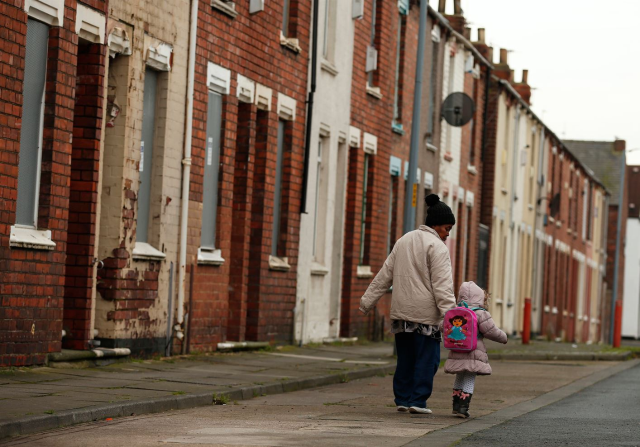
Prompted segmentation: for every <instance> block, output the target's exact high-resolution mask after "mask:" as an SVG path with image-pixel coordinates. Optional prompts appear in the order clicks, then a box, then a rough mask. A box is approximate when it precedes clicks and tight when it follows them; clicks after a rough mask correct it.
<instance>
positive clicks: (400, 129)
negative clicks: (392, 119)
mask: <svg viewBox="0 0 640 447" xmlns="http://www.w3.org/2000/svg"><path fill="white" fill-rule="evenodd" d="M391 130H392V131H393V132H394V133H397V134H398V135H404V134H405V132H404V127H402V124H400V123H392V124H391Z"/></svg>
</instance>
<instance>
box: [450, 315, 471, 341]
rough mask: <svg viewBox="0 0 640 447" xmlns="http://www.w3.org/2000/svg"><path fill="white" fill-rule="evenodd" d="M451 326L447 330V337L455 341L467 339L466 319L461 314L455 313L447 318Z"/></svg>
mask: <svg viewBox="0 0 640 447" xmlns="http://www.w3.org/2000/svg"><path fill="white" fill-rule="evenodd" d="M449 323H451V327H450V328H449V329H448V330H447V333H446V336H447V338H449V339H451V340H455V341H463V340H466V339H467V335H466V334H467V328H466V326H465V325H466V324H467V319H466V318H465V317H463V316H462V315H455V316H454V317H453V318H450V319H449Z"/></svg>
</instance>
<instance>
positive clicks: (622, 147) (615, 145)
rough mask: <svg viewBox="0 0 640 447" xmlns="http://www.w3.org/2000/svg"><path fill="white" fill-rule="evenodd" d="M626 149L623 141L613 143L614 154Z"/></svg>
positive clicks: (617, 140)
mask: <svg viewBox="0 0 640 447" xmlns="http://www.w3.org/2000/svg"><path fill="white" fill-rule="evenodd" d="M626 148H627V142H626V141H625V140H619V139H617V138H616V140H615V141H614V142H613V150H614V151H616V152H623V151H624V150H625V149H626Z"/></svg>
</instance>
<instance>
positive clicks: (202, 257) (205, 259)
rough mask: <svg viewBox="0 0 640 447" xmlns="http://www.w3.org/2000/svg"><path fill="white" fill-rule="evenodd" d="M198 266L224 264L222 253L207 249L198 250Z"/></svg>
mask: <svg viewBox="0 0 640 447" xmlns="http://www.w3.org/2000/svg"><path fill="white" fill-rule="evenodd" d="M198 264H199V265H216V266H218V265H222V264H224V258H223V257H222V251H220V250H211V249H208V248H202V247H201V248H198Z"/></svg>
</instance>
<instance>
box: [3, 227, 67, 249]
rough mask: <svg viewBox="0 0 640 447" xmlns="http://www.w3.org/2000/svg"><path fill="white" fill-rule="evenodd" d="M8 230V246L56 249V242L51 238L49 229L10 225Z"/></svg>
mask: <svg viewBox="0 0 640 447" xmlns="http://www.w3.org/2000/svg"><path fill="white" fill-rule="evenodd" d="M10 231H11V235H10V236H9V246H10V247H14V248H31V249H33V250H55V249H56V243H55V242H53V241H52V240H51V231H50V230H36V229H35V228H25V227H20V226H12V227H11V230H10Z"/></svg>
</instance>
